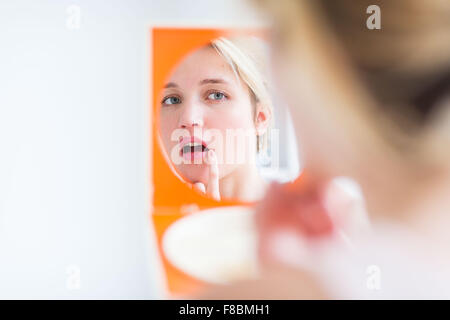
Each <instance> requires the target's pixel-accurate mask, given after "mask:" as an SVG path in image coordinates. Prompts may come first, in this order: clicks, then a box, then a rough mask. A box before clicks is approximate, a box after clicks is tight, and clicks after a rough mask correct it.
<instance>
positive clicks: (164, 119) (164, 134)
mask: <svg viewBox="0 0 450 320" xmlns="http://www.w3.org/2000/svg"><path fill="white" fill-rule="evenodd" d="M159 121H160V122H159V131H160V134H161V140H162V142H163V144H164V147H165V148H168V147H170V146H172V145H174V144H176V141H172V140H171V137H172V133H173V132H174V130H175V129H177V123H178V121H177V118H176V116H175V114H168V113H166V112H161V116H160V118H159Z"/></svg>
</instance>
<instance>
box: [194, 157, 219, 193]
mask: <svg viewBox="0 0 450 320" xmlns="http://www.w3.org/2000/svg"><path fill="white" fill-rule="evenodd" d="M203 161H204V162H205V163H206V164H207V165H208V168H209V174H208V183H207V185H206V187H205V185H204V184H203V183H202V182H196V183H194V184H193V185H192V187H193V188H194V189H195V190H197V191H199V192H201V193H204V194H206V195H207V196H209V197H211V198H213V199H214V200H217V201H220V192H219V167H218V165H217V157H216V154H215V152H214V151H213V150H208V152H207V153H206V156H205V158H204V159H203Z"/></svg>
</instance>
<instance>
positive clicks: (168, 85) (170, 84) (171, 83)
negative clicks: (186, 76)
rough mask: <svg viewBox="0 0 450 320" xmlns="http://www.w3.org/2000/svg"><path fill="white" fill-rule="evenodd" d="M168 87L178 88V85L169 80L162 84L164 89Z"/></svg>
mask: <svg viewBox="0 0 450 320" xmlns="http://www.w3.org/2000/svg"><path fill="white" fill-rule="evenodd" d="M168 88H178V85H177V84H176V83H173V82H169V83H167V84H166V85H165V86H164V89H168Z"/></svg>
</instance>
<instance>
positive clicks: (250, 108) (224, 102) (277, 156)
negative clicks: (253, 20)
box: [158, 35, 300, 202]
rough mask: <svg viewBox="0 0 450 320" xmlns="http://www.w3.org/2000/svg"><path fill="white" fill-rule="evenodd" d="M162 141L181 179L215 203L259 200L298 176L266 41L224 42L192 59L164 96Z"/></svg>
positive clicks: (196, 52)
mask: <svg viewBox="0 0 450 320" xmlns="http://www.w3.org/2000/svg"><path fill="white" fill-rule="evenodd" d="M159 98H160V99H159V101H160V109H159V114H158V119H159V135H160V137H159V138H160V143H161V146H162V148H163V151H164V153H165V156H166V160H167V161H168V162H169V164H170V166H171V168H172V169H173V171H174V174H176V175H177V176H179V178H180V179H182V180H183V181H184V182H185V183H187V184H188V185H189V186H190V187H192V188H193V189H195V190H197V191H198V192H200V193H202V194H205V195H206V196H208V197H211V198H213V199H215V200H221V199H227V200H228V199H229V200H237V201H242V202H254V201H257V200H259V199H260V198H261V197H262V196H263V195H264V193H265V190H266V188H267V186H268V185H269V183H270V181H272V180H278V181H281V182H286V181H290V180H293V179H295V178H296V177H297V176H298V174H299V168H300V165H299V161H298V152H297V149H296V141H295V135H294V131H293V128H292V123H291V119H290V116H289V113H288V111H287V108H286V107H285V106H283V104H282V103H281V102H279V101H277V99H276V97H274V95H273V90H272V88H271V81H270V66H269V54H268V49H267V45H266V43H265V40H263V39H262V38H260V37H256V36H250V35H242V36H236V35H234V36H233V37H229V38H226V37H220V38H217V39H215V40H213V41H211V42H210V43H208V44H207V45H205V46H203V47H200V48H197V49H195V50H193V51H192V52H190V53H189V54H188V55H186V56H185V57H184V58H183V59H182V60H181V61H179V63H178V64H177V65H176V67H175V68H174V69H173V70H172V72H171V74H170V76H169V77H168V79H166V81H165V84H164V88H163V89H162V91H161V92H160V95H159Z"/></svg>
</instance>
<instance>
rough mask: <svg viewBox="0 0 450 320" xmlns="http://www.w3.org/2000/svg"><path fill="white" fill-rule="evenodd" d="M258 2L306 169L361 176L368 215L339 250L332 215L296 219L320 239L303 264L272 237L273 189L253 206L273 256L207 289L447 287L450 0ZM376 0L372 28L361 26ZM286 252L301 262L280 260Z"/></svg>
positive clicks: (422, 294) (412, 290)
mask: <svg viewBox="0 0 450 320" xmlns="http://www.w3.org/2000/svg"><path fill="white" fill-rule="evenodd" d="M256 2H257V3H258V5H260V6H262V7H264V9H265V10H266V11H267V12H269V13H270V14H271V16H272V18H273V22H274V33H273V34H274V39H273V40H274V42H273V63H274V72H275V75H276V78H277V82H278V87H279V88H280V89H281V91H282V94H283V98H284V99H286V100H287V102H288V105H289V106H290V107H291V113H292V116H293V118H294V122H295V127H296V132H297V136H298V140H299V142H300V145H301V147H302V151H303V156H304V157H303V161H304V165H305V168H306V169H307V170H308V172H309V173H310V180H311V181H313V184H315V185H321V184H323V183H324V182H326V181H327V180H329V179H331V178H333V177H335V176H341V175H344V176H349V177H351V178H353V179H355V180H356V181H358V182H359V184H360V185H361V187H362V190H363V193H364V196H365V199H366V203H367V208H368V211H369V214H370V215H371V217H372V220H373V224H374V226H373V231H372V232H367V233H366V234H364V235H362V236H360V237H358V238H357V241H353V244H354V246H353V247H351V248H348V247H346V248H345V249H343V248H342V247H341V246H340V245H338V243H337V242H336V241H335V240H336V239H335V238H334V237H333V227H330V225H329V223H328V222H329V221H328V220H324V221H325V222H327V223H323V222H321V221H319V224H318V225H319V227H320V228H318V227H317V225H315V224H314V223H315V222H317V219H310V220H309V221H307V220H306V219H303V220H301V219H297V220H296V221H297V223H298V224H297V229H298V230H299V233H302V234H303V235H304V237H303V242H301V241H299V243H300V244H302V245H303V247H304V245H305V243H309V241H310V240H311V241H312V237H311V236H309V235H308V234H307V233H305V232H304V231H305V230H311V229H313V230H317V229H318V230H319V231H321V233H320V239H323V240H325V242H322V245H323V246H319V247H320V250H319V247H318V246H315V247H314V248H315V249H316V251H315V252H314V254H313V255H311V256H310V258H312V259H313V260H310V261H309V263H305V261H304V260H303V261H302V259H301V257H300V256H298V255H297V251H295V249H293V248H296V246H295V245H293V244H292V238H291V239H290V240H291V242H290V243H286V242H285V243H284V244H283V243H280V242H278V243H277V244H276V243H274V242H273V241H271V240H270V239H271V238H273V235H274V234H277V233H278V234H279V233H280V232H283V229H282V228H280V225H281V227H283V225H282V223H280V221H279V220H280V219H279V218H280V216H279V215H277V214H275V211H276V210H266V209H267V208H272V209H273V208H274V207H276V205H277V204H276V201H277V199H284V198H286V196H285V191H283V190H278V191H277V190H273V192H271V193H270V199H268V200H267V201H269V202H266V204H265V205H264V206H262V209H261V211H260V214H261V217H262V218H261V219H260V221H262V224H263V226H262V230H264V233H262V234H261V239H266V240H267V241H264V242H262V243H263V248H262V251H265V252H266V256H265V258H266V259H267V260H266V261H269V262H268V264H267V265H271V266H272V267H270V268H268V270H269V271H268V273H267V275H266V276H265V277H263V279H262V280H260V281H251V282H247V283H245V284H240V285H236V286H232V287H228V288H226V289H223V290H219V291H217V292H216V294H211V296H210V297H213V298H223V297H228V298H293V299H300V298H356V299H360V298H393V299H398V298H447V299H448V298H450V289H449V288H450V272H449V270H450V254H449V252H450V245H449V244H450V237H449V232H448V228H449V226H450V197H449V194H450V2H448V1H440V0H428V1H422V0H397V1H376V0H360V1H352V0H340V1H328V0H321V1H308V0H297V1H286V2H283V3H282V5H280V3H279V1H271V0H261V1H256ZM373 5H377V6H378V7H379V9H380V10H381V29H379V30H377V29H373V30H371V29H369V28H367V26H366V20H367V19H368V18H369V14H367V9H368V8H369V7H372V8H374V6H373ZM369 13H370V12H369ZM277 192H279V193H278V194H277ZM274 203H275V204H274ZM278 206H281V205H278ZM292 214H294V215H295V214H296V212H292ZM293 220H295V219H290V220H288V221H293ZM312 227H316V228H315V229H314V228H312ZM315 234H317V232H316V233H315ZM326 240H329V241H326ZM288 245H289V246H288ZM271 246H272V247H276V248H277V249H278V250H270V247H271ZM297 247H298V245H297ZM319 251H320V253H319ZM286 257H288V258H290V261H289V264H291V265H292V264H294V265H296V267H298V266H301V268H299V269H298V270H297V271H295V268H294V269H292V268H290V267H289V268H288V269H286V267H280V265H279V264H280V263H281V264H283V265H285V264H286V262H287V261H288V260H289V259H286ZM277 264H278V265H277ZM274 265H276V266H275V267H273V266H274ZM302 270H303V271H302Z"/></svg>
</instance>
